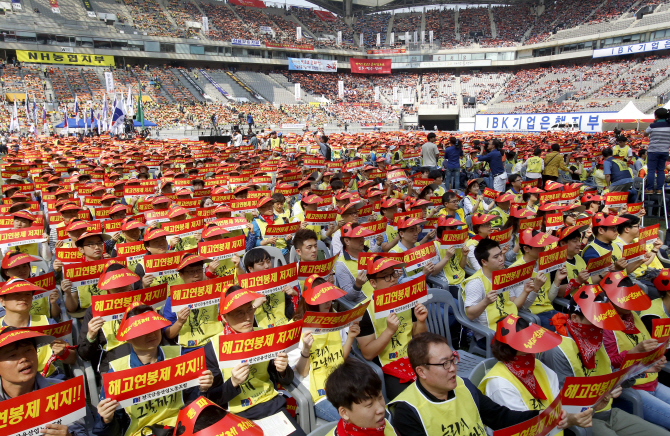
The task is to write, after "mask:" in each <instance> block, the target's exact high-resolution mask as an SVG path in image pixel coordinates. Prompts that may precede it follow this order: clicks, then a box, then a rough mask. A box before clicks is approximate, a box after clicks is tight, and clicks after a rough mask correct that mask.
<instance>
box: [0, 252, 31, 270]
mask: <svg viewBox="0 0 670 436" xmlns="http://www.w3.org/2000/svg"><path fill="white" fill-rule="evenodd" d="M37 261H39V259H38V258H36V257H35V256H31V255H29V254H26V253H20V252H18V251H8V252H7V253H5V257H3V258H2V269H10V268H16V267H17V266H20V265H23V264H26V263H30V262H37Z"/></svg>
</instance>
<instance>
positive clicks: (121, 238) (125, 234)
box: [105, 217, 146, 257]
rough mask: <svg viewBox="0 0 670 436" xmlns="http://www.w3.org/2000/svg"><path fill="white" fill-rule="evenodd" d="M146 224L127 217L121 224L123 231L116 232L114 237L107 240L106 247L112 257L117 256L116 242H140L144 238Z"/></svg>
mask: <svg viewBox="0 0 670 436" xmlns="http://www.w3.org/2000/svg"><path fill="white" fill-rule="evenodd" d="M145 227H146V226H145V225H144V224H143V223H141V222H139V221H137V220H135V219H134V218H132V217H129V218H126V219H124V220H123V224H121V231H120V232H116V233H115V234H114V236H112V239H109V240H107V241H105V249H106V251H107V253H109V254H110V256H111V257H116V256H117V250H116V244H117V243H120V244H125V243H130V242H138V241H141V240H142V229H144V228H145Z"/></svg>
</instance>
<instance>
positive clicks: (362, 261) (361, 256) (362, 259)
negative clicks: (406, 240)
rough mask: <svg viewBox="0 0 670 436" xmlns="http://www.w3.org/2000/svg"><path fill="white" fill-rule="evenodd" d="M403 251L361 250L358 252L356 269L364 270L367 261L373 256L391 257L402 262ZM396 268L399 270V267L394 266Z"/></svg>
mask: <svg viewBox="0 0 670 436" xmlns="http://www.w3.org/2000/svg"><path fill="white" fill-rule="evenodd" d="M404 255H405V253H383V252H382V253H371V252H363V251H361V252H360V253H358V270H359V271H365V270H366V269H367V265H368V261H369V260H370V259H372V258H374V257H375V256H381V257H387V258H389V259H393V260H395V261H398V262H401V263H404V262H405V256H404ZM396 269H397V270H401V269H402V268H401V267H398V268H396Z"/></svg>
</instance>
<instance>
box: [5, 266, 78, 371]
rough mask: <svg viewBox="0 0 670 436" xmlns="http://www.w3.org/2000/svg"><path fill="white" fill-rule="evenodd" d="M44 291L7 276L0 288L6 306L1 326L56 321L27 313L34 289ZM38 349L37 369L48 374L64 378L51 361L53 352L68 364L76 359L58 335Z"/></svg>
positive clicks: (41, 324) (23, 325)
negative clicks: (7, 278) (57, 337)
mask: <svg viewBox="0 0 670 436" xmlns="http://www.w3.org/2000/svg"><path fill="white" fill-rule="evenodd" d="M44 291H45V290H44V289H42V288H40V287H39V286H35V285H34V284H32V283H30V282H28V281H26V280H24V279H20V278H16V277H15V278H10V279H9V280H8V281H7V282H5V284H4V285H3V286H2V288H0V304H2V306H3V307H4V308H5V315H4V316H3V317H2V318H0V326H2V327H17V328H21V327H32V326H45V325H51V324H56V321H54V320H53V319H52V318H48V317H47V316H46V315H31V314H30V308H31V306H32V302H33V295H34V293H35V292H44ZM37 351H38V357H39V368H37V369H38V370H39V371H40V373H41V374H42V375H44V376H45V377H49V378H59V379H64V378H65V375H64V374H62V373H61V372H60V371H59V370H58V368H57V367H56V366H55V365H53V363H52V362H51V359H50V358H51V356H52V355H54V356H56V357H57V359H58V360H62V361H63V363H64V364H68V365H72V364H74V363H75V361H76V359H77V355H76V354H75V353H72V352H70V349H69V348H68V343H67V342H65V341H63V340H60V339H54V340H53V342H51V343H50V344H48V345H44V346H42V347H39V348H38V350H37Z"/></svg>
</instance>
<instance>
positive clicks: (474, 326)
mask: <svg viewBox="0 0 670 436" xmlns="http://www.w3.org/2000/svg"><path fill="white" fill-rule="evenodd" d="M452 299H453V298H452ZM456 309H457V310H454V313H455V314H456V319H457V320H458V322H459V323H460V324H461V325H462V326H463V327H464V328H469V329H470V330H472V331H473V332H477V333H479V334H480V335H483V336H484V337H485V338H486V350H482V349H481V348H479V347H478V346H477V343H476V342H475V341H474V338H473V340H471V341H470V353H473V354H474V353H478V354H482V355H484V356H486V357H487V358H488V357H492V356H493V353H492V352H491V341H492V340H493V338H494V337H495V334H496V333H495V332H494V331H493V330H491V329H489V328H486V327H484V326H482V325H481V324H479V323H476V322H474V321H471V320H470V318H468V317H467V316H466V315H465V302H464V301H463V292H459V293H458V305H457V307H456Z"/></svg>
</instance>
